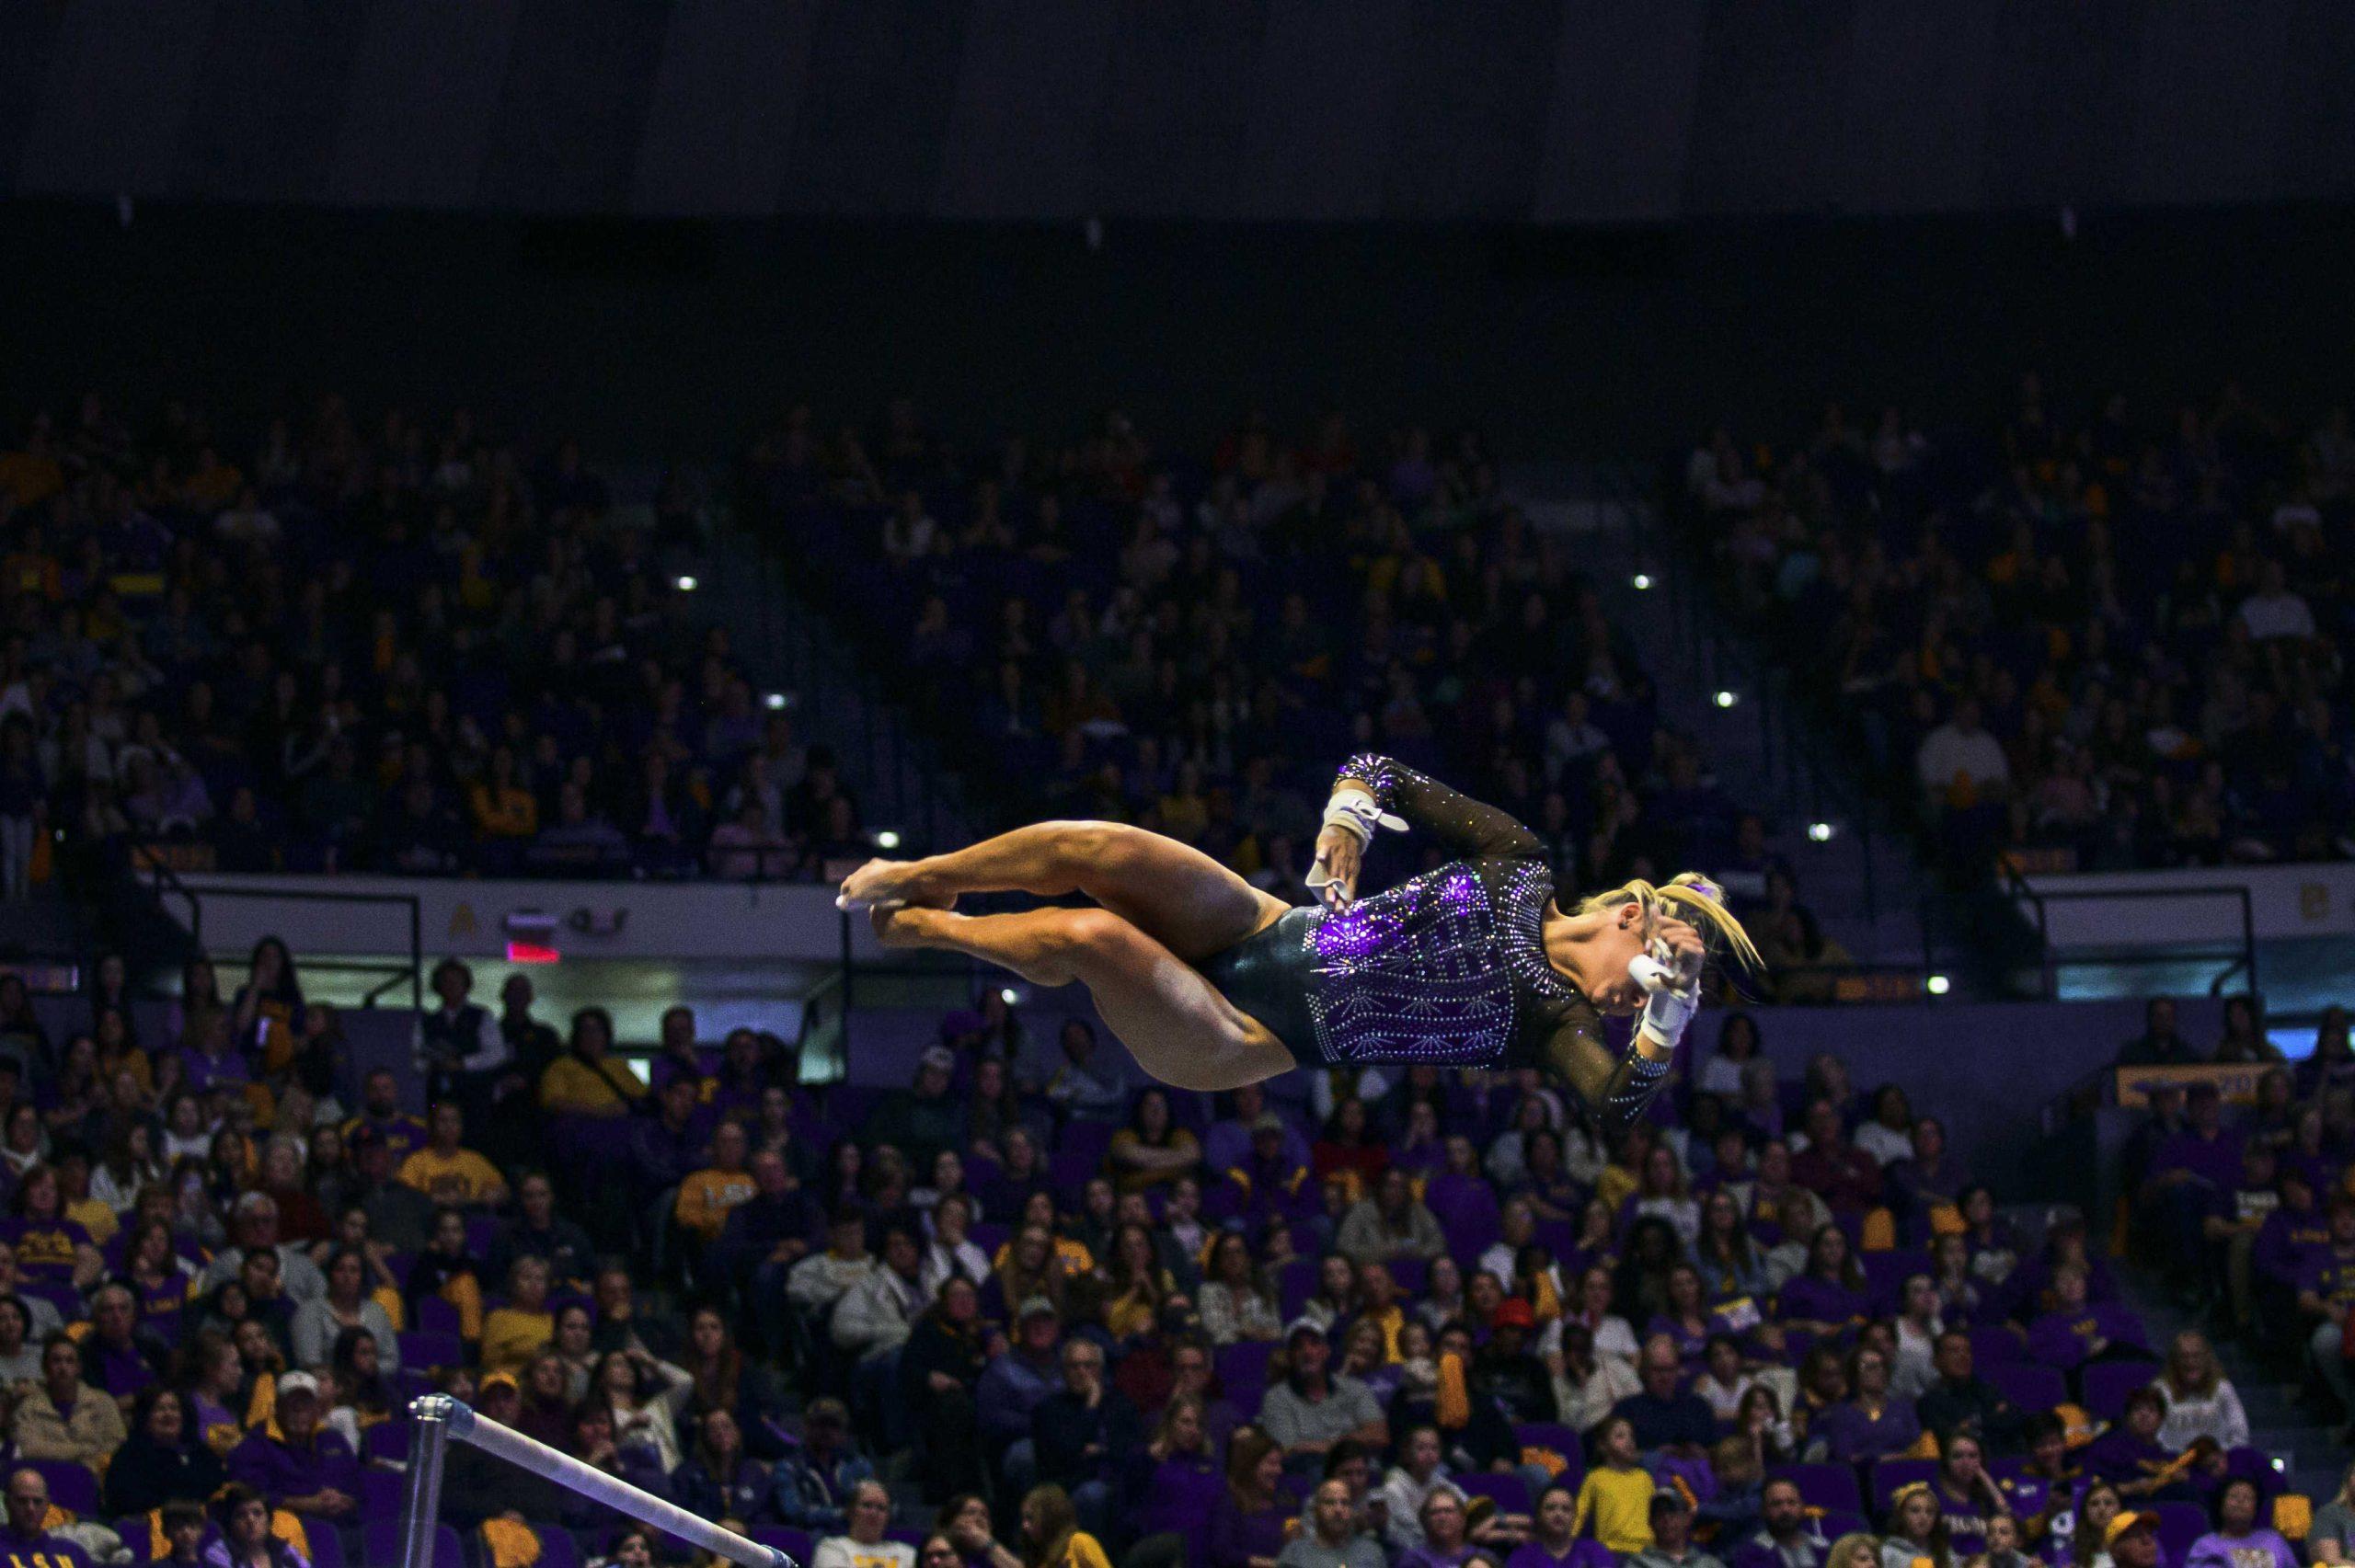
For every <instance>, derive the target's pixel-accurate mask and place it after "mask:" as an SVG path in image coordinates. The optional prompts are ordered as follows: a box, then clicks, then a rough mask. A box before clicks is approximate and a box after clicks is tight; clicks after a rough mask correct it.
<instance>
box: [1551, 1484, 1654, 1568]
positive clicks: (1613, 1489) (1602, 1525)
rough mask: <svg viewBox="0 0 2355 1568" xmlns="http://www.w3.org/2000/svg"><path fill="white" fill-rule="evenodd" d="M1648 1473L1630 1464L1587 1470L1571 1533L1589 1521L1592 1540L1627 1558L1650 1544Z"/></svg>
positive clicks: (1650, 1497)
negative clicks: (1591, 1529) (1618, 1468)
mask: <svg viewBox="0 0 2355 1568" xmlns="http://www.w3.org/2000/svg"><path fill="white" fill-rule="evenodd" d="M1655 1490H1656V1488H1655V1487H1654V1486H1653V1484H1652V1478H1651V1472H1650V1471H1646V1470H1641V1469H1637V1468H1636V1467H1634V1466H1630V1467H1629V1468H1627V1469H1626V1470H1614V1469H1612V1468H1611V1467H1610V1466H1609V1465H1604V1466H1603V1467H1602V1468H1600V1469H1598V1470H1591V1471H1587V1472H1586V1480H1585V1481H1584V1482H1580V1486H1579V1515H1578V1522H1577V1523H1575V1524H1574V1525H1572V1526H1571V1527H1570V1531H1571V1533H1572V1534H1573V1535H1575V1534H1577V1533H1579V1532H1580V1531H1582V1530H1584V1529H1585V1528H1587V1525H1588V1524H1589V1523H1590V1522H1591V1523H1592V1524H1593V1526H1594V1539H1597V1540H1599V1541H1601V1542H1602V1543H1603V1545H1604V1546H1606V1547H1608V1548H1609V1549H1610V1550H1611V1551H1614V1552H1617V1553H1618V1554H1619V1555H1620V1556H1622V1557H1626V1556H1627V1555H1629V1554H1630V1553H1633V1552H1637V1551H1644V1550H1646V1549H1647V1548H1648V1547H1649V1546H1650V1545H1651V1543H1652V1493H1653V1492H1654V1491H1655Z"/></svg>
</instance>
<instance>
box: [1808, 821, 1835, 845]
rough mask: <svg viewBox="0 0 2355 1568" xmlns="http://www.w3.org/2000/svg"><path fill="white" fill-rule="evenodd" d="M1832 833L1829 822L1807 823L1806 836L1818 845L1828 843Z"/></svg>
mask: <svg viewBox="0 0 2355 1568" xmlns="http://www.w3.org/2000/svg"><path fill="white" fill-rule="evenodd" d="M1832 831H1833V829H1832V824H1831V823H1829V822H1809V824H1808V825H1807V836H1808V837H1809V839H1811V840H1813V841H1815V842H1817V843H1819V844H1828V843H1830V842H1831V841H1832Z"/></svg>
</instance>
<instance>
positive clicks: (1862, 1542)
mask: <svg viewBox="0 0 2355 1568" xmlns="http://www.w3.org/2000/svg"><path fill="white" fill-rule="evenodd" d="M1880 1564H1881V1544H1880V1541H1879V1539H1878V1538H1877V1537H1874V1536H1870V1535H1867V1534H1866V1533H1865V1532H1864V1531H1863V1530H1852V1531H1850V1532H1849V1533H1848V1534H1846V1535H1844V1536H1842V1537H1841V1538H1840V1539H1838V1540H1835V1541H1833V1542H1832V1550H1831V1551H1829V1552H1827V1553H1825V1555H1824V1559H1823V1568H1880Z"/></svg>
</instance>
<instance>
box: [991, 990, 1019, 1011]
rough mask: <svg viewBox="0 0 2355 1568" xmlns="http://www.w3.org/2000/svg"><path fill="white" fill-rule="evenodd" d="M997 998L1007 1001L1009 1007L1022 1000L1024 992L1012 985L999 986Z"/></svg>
mask: <svg viewBox="0 0 2355 1568" xmlns="http://www.w3.org/2000/svg"><path fill="white" fill-rule="evenodd" d="M997 999H998V1000H999V1001H1002V1002H1004V1003H1005V1004H1006V1005H1007V1006H1008V1007H1012V1006H1013V1005H1014V1004H1015V1003H1016V1002H1017V1001H1021V1000H1022V993H1021V992H1020V991H1018V990H1015V989H1014V988H1013V987H1012V986H1000V987H999V988H998V993H997Z"/></svg>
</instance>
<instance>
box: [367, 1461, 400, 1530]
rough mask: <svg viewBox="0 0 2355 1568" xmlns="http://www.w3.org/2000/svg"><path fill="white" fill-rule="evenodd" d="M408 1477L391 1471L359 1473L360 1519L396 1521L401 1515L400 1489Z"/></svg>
mask: <svg viewBox="0 0 2355 1568" xmlns="http://www.w3.org/2000/svg"><path fill="white" fill-rule="evenodd" d="M407 1483H408V1477H406V1476H405V1475H403V1474H402V1473H401V1472H400V1471H393V1470H363V1471H361V1472H360V1513H361V1516H362V1518H369V1519H385V1518H391V1519H397V1518H399V1517H400V1515H401V1489H402V1488H403V1487H404V1486H405V1485H406V1484H407Z"/></svg>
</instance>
